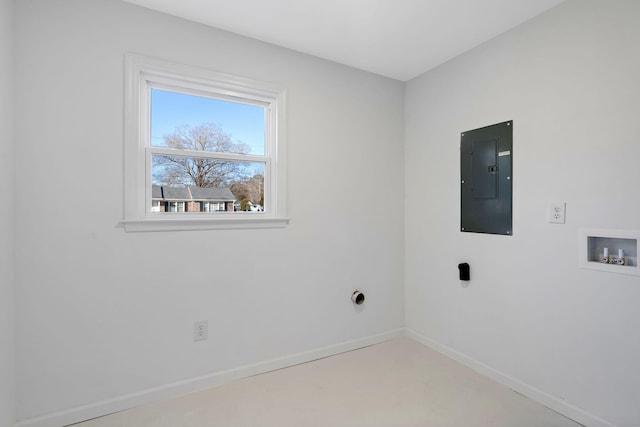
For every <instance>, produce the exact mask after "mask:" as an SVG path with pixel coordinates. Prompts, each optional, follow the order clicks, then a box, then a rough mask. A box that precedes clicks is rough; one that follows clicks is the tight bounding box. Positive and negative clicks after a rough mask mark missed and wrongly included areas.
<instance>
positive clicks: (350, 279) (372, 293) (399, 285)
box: [2, 0, 404, 425]
mask: <svg viewBox="0 0 640 427" xmlns="http://www.w3.org/2000/svg"><path fill="white" fill-rule="evenodd" d="M4 3H6V2H4ZM4 3H3V4H4ZM15 7H16V20H15V29H16V31H15V39H16V93H18V94H19V96H18V97H17V99H16V122H15V123H16V141H17V143H16V147H15V152H16V153H15V154H16V163H15V165H16V170H17V171H19V173H18V174H17V180H16V190H17V191H16V195H15V206H16V210H17V216H16V220H15V227H16V245H15V250H16V252H15V256H16V263H15V264H16V271H15V272H16V285H17V286H16V289H17V291H16V293H17V305H16V319H17V336H18V340H17V346H18V353H19V355H20V358H19V362H18V384H19V387H18V404H19V408H18V416H19V419H20V420H22V422H23V425H30V423H31V421H33V423H32V424H33V425H46V423H47V422H48V421H47V419H51V418H47V417H54V418H55V417H56V416H58V415H60V414H62V415H64V414H65V413H68V412H69V411H71V412H73V411H74V410H77V409H78V408H81V409H83V410H86V411H88V412H85V413H86V414H94V415H96V414H98V413H100V411H101V410H103V409H104V406H101V405H102V404H103V403H105V402H107V403H108V402H112V401H113V400H114V399H115V400H118V399H121V398H123V397H124V399H125V400H126V398H127V396H128V397H131V398H134V397H136V396H139V395H140V394H144V393H145V392H147V391H149V390H152V391H153V390H158V389H162V388H163V387H167V386H171V385H172V384H178V385H180V384H184V383H185V382H186V383H188V382H189V381H190V380H192V379H198V378H201V377H202V376H206V375H209V374H211V373H217V372H222V373H224V372H229V370H233V369H236V368H241V367H244V366H247V365H251V364H256V363H261V362H264V361H269V360H273V359H277V358H282V357H287V356H289V355H295V354H299V353H301V352H307V351H313V350H315V349H322V348H331V346H334V345H338V344H341V343H358V342H364V341H360V340H376V339H378V338H380V339H382V338H384V337H386V336H389V334H391V335H392V334H394V333H402V327H403V324H404V323H403V322H404V315H403V313H404V298H403V282H404V277H403V274H404V273H403V271H404V265H403V257H404V250H403V247H404V244H403V239H404V234H403V229H404V223H403V221H404V212H403V203H402V197H403V179H404V176H403V162H404V154H403V150H404V149H403V132H404V90H403V84H402V83H401V82H397V81H394V80H391V79H387V78H382V77H379V76H375V75H373V74H369V73H365V72H361V71H357V70H354V69H351V68H348V67H345V66H341V65H338V64H335V63H331V62H327V61H323V60H320V59H317V58H314V57H310V56H306V55H302V54H299V53H295V52H293V51H289V50H286V49H282V48H278V47H274V46H271V45H268V44H264V43H261V42H257V41H254V40H250V39H247V38H243V37H240V36H237V35H233V34H230V33H227V32H223V31H219V30H215V29H212V28H208V27H205V26H201V25H197V24H194V23H191V22H187V21H185V20H181V19H177V18H174V17H170V16H167V15H163V14H160V13H157V12H152V11H150V10H147V9H143V8H140V7H136V6H133V5H130V4H126V3H124V2H121V1H117V0H92V1H85V0H60V1H56V2H50V1H48V0H22V1H20V2H16V6H15ZM125 52H134V53H138V54H143V55H147V56H152V57H158V58H162V59H167V60H174V61H179V62H181V63H185V64H188V65H195V66H200V67H205V68H209V69H212V70H215V71H220V72H224V73H229V74H235V75H239V76H243V77H247V78H252V79H257V80H262V81H268V82H273V83H276V84H278V85H281V86H284V87H286V88H287V91H288V94H287V97H288V99H287V104H288V166H289V167H288V178H289V180H288V192H287V195H288V202H289V204H288V208H289V209H288V210H289V216H290V218H291V222H290V225H289V226H288V227H287V228H285V229H271V230H226V231H225V230H218V231H202V232H164V233H162V232H160V233H157V232H156V233H126V232H124V231H123V229H122V228H121V227H120V226H119V220H120V219H121V218H122V197H123V195H122V154H123V149H122V146H123V141H122V133H123V95H122V94H123V55H124V54H125ZM3 164H4V161H3ZM2 215H5V213H3V214H2ZM3 218H4V216H3ZM3 226H5V225H4V221H3ZM355 289H361V290H362V291H364V292H365V294H366V297H367V299H366V303H365V305H364V306H363V308H362V309H358V310H356V309H355V308H354V306H353V304H352V302H351V301H350V296H351V293H352V291H353V290H355ZM198 320H208V321H209V339H208V340H207V341H204V342H199V343H194V342H193V327H194V322H195V321H198ZM3 334H4V332H3ZM3 337H4V335H3ZM381 337H382V338H381ZM96 408H97V409H96ZM38 417H43V418H38ZM42 420H44V421H42ZM41 421H42V422H41Z"/></svg>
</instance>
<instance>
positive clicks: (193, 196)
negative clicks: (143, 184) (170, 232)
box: [151, 185, 236, 202]
mask: <svg viewBox="0 0 640 427" xmlns="http://www.w3.org/2000/svg"><path fill="white" fill-rule="evenodd" d="M151 198H152V199H153V200H172V201H201V202H233V201H235V200H236V198H235V196H234V195H233V193H232V192H231V190H229V189H228V188H208V187H196V186H188V187H171V186H165V185H154V186H152V188H151Z"/></svg>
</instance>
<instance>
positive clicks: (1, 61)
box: [0, 0, 16, 427]
mask: <svg viewBox="0 0 640 427" xmlns="http://www.w3.org/2000/svg"><path fill="white" fill-rule="evenodd" d="M0 94H2V96H1V97H0V194H2V197H3V199H4V200H5V202H7V201H11V200H12V197H13V1H12V0H1V1H0ZM0 236H2V237H1V238H0V272H1V274H0V343H2V344H1V347H2V350H1V351H0V426H2V427H10V426H12V425H13V422H14V421H15V419H16V411H15V402H16V389H15V384H16V383H15V345H14V322H13V320H14V319H13V302H14V290H13V209H12V204H11V203H6V204H5V207H4V208H3V209H1V210H0Z"/></svg>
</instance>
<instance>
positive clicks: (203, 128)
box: [151, 89, 265, 156]
mask: <svg viewBox="0 0 640 427" xmlns="http://www.w3.org/2000/svg"><path fill="white" fill-rule="evenodd" d="M264 138H265V110H264V108H263V107H261V106H256V105H246V104H240V103H237V102H229V101H223V100H219V99H212V98H206V97H202V96H195V95H188V94H184V93H179V92H171V91H166V90H160V89H151V146H154V147H169V148H178V149H186V150H197V151H212V152H224V153H239V154H252V155H259V156H263V155H264Z"/></svg>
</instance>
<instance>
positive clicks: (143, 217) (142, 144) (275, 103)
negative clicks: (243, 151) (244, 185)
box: [120, 53, 289, 231]
mask: <svg viewBox="0 0 640 427" xmlns="http://www.w3.org/2000/svg"><path fill="white" fill-rule="evenodd" d="M124 80H125V93H124V104H125V105H124V188H123V190H124V204H123V205H124V206H123V219H122V220H121V221H120V223H121V225H122V226H123V227H124V229H125V230H126V231H171V230H176V231H177V230H207V229H212V230H213V229H244V228H282V227H285V226H287V225H288V223H289V218H287V217H286V203H285V201H286V194H285V189H286V186H285V182H286V158H285V152H286V150H285V148H286V133H285V130H286V123H285V107H286V90H285V89H284V88H281V87H279V86H276V85H273V84H271V83H265V82H259V81H256V80H251V79H247V78H243V77H237V76H232V75H228V74H223V73H219V72H216V71H212V70H208V69H205V68H199V67H193V66H190V65H184V64H179V63H176V62H169V61H164V60H160V59H156V58H150V57H146V56H142V55H137V54H131V53H127V54H125V76H124ZM151 87H172V88H174V89H177V90H180V91H181V92H182V91H183V89H182V88H184V91H185V93H192V94H211V93H215V94H216V96H217V95H220V97H219V98H220V99H225V100H230V101H232V102H241V101H242V100H243V99H244V100H248V99H250V100H252V101H255V102H256V103H264V104H265V108H267V109H268V110H269V114H268V115H267V116H268V120H265V127H266V133H267V136H266V137H265V149H264V153H265V154H264V157H260V156H258V157H260V161H261V162H264V163H265V187H266V188H268V189H269V192H268V193H266V194H265V205H266V206H265V208H266V209H265V212H255V213H250V214H242V213H235V214H234V213H231V214H224V213H222V214H221V213H202V215H201V214H200V213H198V214H197V216H195V215H194V214H191V215H190V214H189V213H184V214H179V213H176V214H172V215H171V216H162V215H158V214H157V213H156V212H151V209H150V208H149V209H148V208H147V202H148V201H150V200H151V199H150V197H151V195H150V194H148V193H149V192H150V191H151V182H150V179H151V178H150V176H151V172H150V170H149V167H150V166H149V164H150V154H149V153H150V150H148V148H149V147H150V145H149V135H148V133H149V124H148V121H149V107H150V102H149V101H150V100H149V93H150V89H149V88H151ZM157 149H158V147H155V148H154V150H153V151H156V150H157ZM199 154H202V153H199ZM223 156H224V155H223ZM229 156H230V157H231V158H233V157H234V156H233V155H229ZM245 157H250V156H245ZM147 178H148V179H149V181H147ZM147 187H149V188H147ZM267 195H268V197H267ZM267 199H268V200H269V204H268V205H267ZM231 215H233V216H231Z"/></svg>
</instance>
